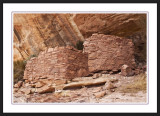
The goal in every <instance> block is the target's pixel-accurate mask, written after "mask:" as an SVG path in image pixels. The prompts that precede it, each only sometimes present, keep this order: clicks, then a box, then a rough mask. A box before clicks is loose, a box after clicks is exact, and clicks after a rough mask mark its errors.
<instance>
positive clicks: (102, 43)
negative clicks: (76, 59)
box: [83, 34, 136, 72]
mask: <svg viewBox="0 0 160 116" xmlns="http://www.w3.org/2000/svg"><path fill="white" fill-rule="evenodd" d="M83 45H84V52H85V53H88V67H89V72H98V71H102V70H111V71H119V70H120V69H121V67H122V65H124V64H126V65H128V66H129V67H131V68H135V65H136V63H135V58H134V45H133V42H132V40H131V39H126V38H121V37H118V36H113V35H104V34H93V35H92V36H91V37H89V38H87V39H86V40H85V42H84V44H83Z"/></svg>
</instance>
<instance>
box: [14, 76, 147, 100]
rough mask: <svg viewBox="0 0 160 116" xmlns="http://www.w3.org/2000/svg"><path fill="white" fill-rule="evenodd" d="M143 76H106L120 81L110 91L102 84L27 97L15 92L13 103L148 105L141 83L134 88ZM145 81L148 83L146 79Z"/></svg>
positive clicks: (114, 83)
mask: <svg viewBox="0 0 160 116" xmlns="http://www.w3.org/2000/svg"><path fill="white" fill-rule="evenodd" d="M143 75H146V73H144V74H140V75H137V76H130V77H124V76H121V75H120V74H106V75H105V76H108V78H114V79H117V80H118V81H115V82H113V85H114V87H112V88H111V89H109V90H107V89H105V85H104V84H102V85H97V86H85V87H81V88H72V89H67V90H62V91H57V92H54V93H45V94H38V93H34V94H29V95H25V94H21V93H20V92H15V93H14V94H13V102H14V103H146V102H147V92H146V91H147V90H146V89H142V87H141V86H142V85H141V83H140V84H139V83H138V85H137V84H135V85H136V87H134V86H133V84H134V83H137V82H140V80H141V78H142V76H143ZM86 78H87V77H86ZM143 81H146V79H145V80H143ZM145 83H146V82H145ZM142 84H143V83H142ZM130 85H131V86H130ZM139 85H140V86H139ZM138 86H139V88H138ZM128 87H131V88H128ZM135 89H136V91H135ZM126 90H128V91H126ZM133 90H134V91H133Z"/></svg>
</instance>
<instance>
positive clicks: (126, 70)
mask: <svg viewBox="0 0 160 116" xmlns="http://www.w3.org/2000/svg"><path fill="white" fill-rule="evenodd" d="M133 74H134V72H133V70H132V68H131V67H129V66H128V65H126V64H124V65H123V66H122V67H121V75H122V76H132V75H133Z"/></svg>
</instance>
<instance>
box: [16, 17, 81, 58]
mask: <svg viewBox="0 0 160 116" xmlns="http://www.w3.org/2000/svg"><path fill="white" fill-rule="evenodd" d="M72 20H73V19H72V16H70V15H69V14H14V60H21V59H26V58H27V57H28V56H30V55H32V54H38V53H39V52H40V51H44V50H46V49H47V48H49V47H53V48H54V47H56V46H65V45H73V46H74V45H75V44H76V42H77V41H78V40H83V36H82V35H81V33H80V32H79V30H78V28H77V26H76V25H75V24H74V22H73V21H72Z"/></svg>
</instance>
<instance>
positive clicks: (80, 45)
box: [76, 40, 83, 50]
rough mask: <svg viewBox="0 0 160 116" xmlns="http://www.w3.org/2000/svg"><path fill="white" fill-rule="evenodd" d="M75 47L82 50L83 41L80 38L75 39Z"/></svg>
mask: <svg viewBox="0 0 160 116" xmlns="http://www.w3.org/2000/svg"><path fill="white" fill-rule="evenodd" d="M76 49H78V50H83V41H81V40H79V41H77V43H76Z"/></svg>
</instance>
